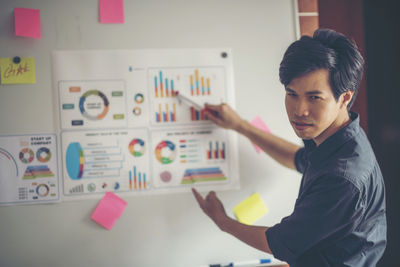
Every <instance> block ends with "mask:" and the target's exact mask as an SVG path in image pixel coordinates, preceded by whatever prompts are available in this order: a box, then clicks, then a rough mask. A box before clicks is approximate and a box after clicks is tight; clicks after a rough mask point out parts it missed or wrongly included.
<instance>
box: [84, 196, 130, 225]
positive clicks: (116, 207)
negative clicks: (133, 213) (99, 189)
mask: <svg viewBox="0 0 400 267" xmlns="http://www.w3.org/2000/svg"><path fill="white" fill-rule="evenodd" d="M126 205H128V203H127V202H126V201H125V200H123V199H122V198H120V197H119V196H117V195H116V194H114V193H112V192H107V193H106V194H105V196H104V197H103V198H102V199H101V200H100V202H99V204H98V205H97V207H96V209H95V211H94V212H93V214H92V216H91V217H90V218H91V219H92V220H93V221H95V222H97V223H98V224H100V225H101V226H103V227H104V228H106V229H107V230H111V229H112V228H113V226H114V224H115V223H116V222H117V220H118V219H119V217H121V215H122V213H123V212H124V210H125V207H126Z"/></svg>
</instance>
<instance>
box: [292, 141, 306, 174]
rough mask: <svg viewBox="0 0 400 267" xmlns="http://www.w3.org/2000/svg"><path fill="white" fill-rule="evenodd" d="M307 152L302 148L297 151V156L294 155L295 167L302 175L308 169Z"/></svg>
mask: <svg viewBox="0 0 400 267" xmlns="http://www.w3.org/2000/svg"><path fill="white" fill-rule="evenodd" d="M305 151H306V150H305V148H304V147H302V148H300V149H299V150H297V152H296V154H295V155H294V165H295V166H296V169H297V171H298V172H300V173H303V172H304V169H305V167H306V155H305V154H306V153H305Z"/></svg>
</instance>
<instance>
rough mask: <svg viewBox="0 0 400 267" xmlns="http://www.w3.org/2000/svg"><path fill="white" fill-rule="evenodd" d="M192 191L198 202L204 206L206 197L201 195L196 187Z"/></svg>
mask: <svg viewBox="0 0 400 267" xmlns="http://www.w3.org/2000/svg"><path fill="white" fill-rule="evenodd" d="M192 192H193V195H194V197H195V198H196V200H197V202H198V203H199V205H200V207H203V203H204V199H203V197H202V196H201V195H200V193H199V192H197V190H196V189H194V188H192Z"/></svg>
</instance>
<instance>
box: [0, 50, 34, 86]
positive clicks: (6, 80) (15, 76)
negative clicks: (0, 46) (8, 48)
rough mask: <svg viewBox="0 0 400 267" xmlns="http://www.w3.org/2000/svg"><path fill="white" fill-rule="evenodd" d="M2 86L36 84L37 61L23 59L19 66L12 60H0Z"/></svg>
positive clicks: (29, 58) (31, 58)
mask: <svg viewBox="0 0 400 267" xmlns="http://www.w3.org/2000/svg"><path fill="white" fill-rule="evenodd" d="M0 71H1V77H0V79H1V81H0V82H1V83H2V84H31V83H36V74H35V59H34V58H33V57H28V58H21V61H20V62H19V63H18V64H15V63H14V62H13V59H12V58H0Z"/></svg>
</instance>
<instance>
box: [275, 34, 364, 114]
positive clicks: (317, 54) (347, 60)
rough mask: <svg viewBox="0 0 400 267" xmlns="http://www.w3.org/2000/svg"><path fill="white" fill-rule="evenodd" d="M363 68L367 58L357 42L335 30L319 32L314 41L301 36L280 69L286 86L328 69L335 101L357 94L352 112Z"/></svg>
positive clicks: (284, 57) (290, 48)
mask: <svg viewBox="0 0 400 267" xmlns="http://www.w3.org/2000/svg"><path fill="white" fill-rule="evenodd" d="M363 66H364V59H363V57H362V56H361V54H360V52H359V51H358V49H357V45H356V44H355V43H354V42H352V41H350V40H349V39H348V38H347V37H346V36H344V35H343V34H341V33H338V32H336V31H334V30H330V29H318V30H316V31H315V32H314V35H313V37H312V38H311V37H309V36H302V37H301V38H300V40H298V41H295V42H294V43H292V44H291V45H290V46H289V47H288V49H287V50H286V52H285V55H284V56H283V59H282V62H281V65H280V68H279V78H280V81H281V83H282V84H283V85H284V86H285V87H286V86H287V85H288V84H289V83H290V82H291V81H292V80H293V79H294V78H298V77H300V76H302V75H305V74H307V73H310V72H312V71H315V70H318V69H327V70H328V71H329V81H330V85H331V87H332V90H333V95H334V96H335V98H336V100H338V99H339V96H340V95H341V94H342V93H344V92H346V91H348V90H351V91H354V95H353V98H352V100H351V101H350V103H349V105H348V109H350V107H351V106H352V104H353V102H354V99H355V98H356V95H357V91H358V87H359V86H360V82H361V78H362V74H363Z"/></svg>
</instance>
